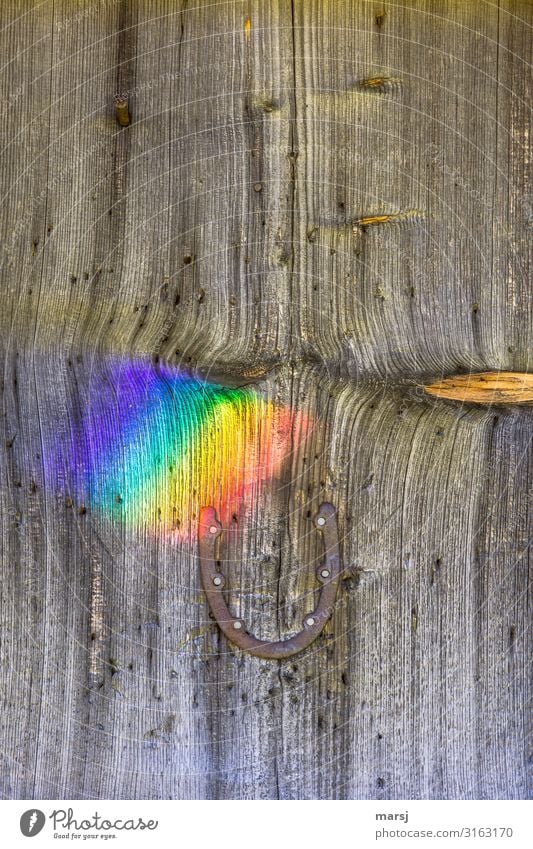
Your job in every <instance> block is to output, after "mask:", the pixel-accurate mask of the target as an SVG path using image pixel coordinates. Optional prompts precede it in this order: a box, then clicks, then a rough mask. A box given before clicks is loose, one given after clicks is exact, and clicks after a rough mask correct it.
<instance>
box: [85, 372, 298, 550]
mask: <svg viewBox="0 0 533 849" xmlns="http://www.w3.org/2000/svg"><path fill="white" fill-rule="evenodd" d="M89 397H90V403H89V407H88V409H87V412H86V415H85V416H84V418H83V421H82V426H81V433H80V437H81V438H80V442H81V444H80V446H79V448H78V449H77V451H76V454H77V457H78V463H80V465H81V468H82V470H83V478H84V484H85V491H86V496H87V497H88V499H89V504H90V506H91V508H93V509H96V510H98V511H101V512H102V513H104V514H105V515H107V516H109V517H112V518H114V519H115V520H117V521H122V522H125V523H126V525H127V526H129V527H137V526H142V527H144V528H147V527H148V528H151V529H153V530H154V531H157V532H161V531H164V532H166V533H170V534H176V535H178V536H179V537H185V536H187V537H190V536H191V535H192V534H195V533H196V522H197V517H198V511H199V508H200V507H201V506H204V505H208V504H209V505H212V506H214V507H215V509H216V510H217V512H218V514H219V517H220V519H221V521H222V522H223V523H227V522H228V521H229V520H230V519H231V516H232V514H233V513H235V512H238V511H239V509H240V507H241V506H242V504H243V501H244V500H248V499H253V498H254V497H257V493H258V487H259V486H260V485H261V484H262V483H263V482H264V481H267V480H269V479H270V478H273V477H275V476H276V475H277V474H278V473H279V472H280V470H281V466H282V463H283V461H284V460H285V459H287V458H288V457H289V455H290V453H291V450H292V449H293V445H292V442H293V434H294V433H296V432H298V433H301V432H302V431H303V429H304V428H302V423H303V422H304V421H306V420H307V418H306V417H304V415H303V414H301V413H298V414H295V413H294V412H293V411H291V410H290V409H288V408H286V407H282V406H279V405H275V404H273V403H272V402H270V401H267V400H265V399H263V398H262V397H261V396H260V395H259V394H258V393H257V391H256V390H254V389H252V388H249V387H245V388H239V389H231V388H224V387H222V386H219V385H217V384H213V383H208V382H206V381H205V380H202V379H201V378H198V377H196V376H194V375H193V374H191V373H190V372H187V371H185V370H182V369H173V368H171V367H169V366H163V365H158V366H157V367H155V366H152V365H151V364H148V363H146V362H137V363H134V364H131V363H127V362H120V363H114V364H113V366H112V367H111V371H110V373H109V377H108V378H107V379H106V380H102V379H101V377H98V378H95V380H94V381H93V384H92V386H91V389H90V396H89ZM297 420H298V421H297ZM80 458H81V460H80Z"/></svg>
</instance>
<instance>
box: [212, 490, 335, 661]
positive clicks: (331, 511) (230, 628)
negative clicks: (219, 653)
mask: <svg viewBox="0 0 533 849" xmlns="http://www.w3.org/2000/svg"><path fill="white" fill-rule="evenodd" d="M313 522H314V525H315V527H316V529H317V530H319V531H321V533H322V535H323V539H324V547H325V558H324V561H323V563H322V564H321V565H320V566H319V567H318V569H317V570H316V576H317V578H318V581H319V582H320V584H322V589H321V591H320V599H319V602H318V605H317V606H316V609H315V610H313V611H311V612H310V613H308V614H307V615H306V616H305V618H304V621H303V629H302V630H301V631H300V632H299V633H298V634H295V635H294V636H293V637H289V638H288V639H286V640H278V641H277V642H272V643H270V642H266V641H264V640H259V639H257V637H254V636H253V635H252V634H248V633H247V631H246V627H245V624H244V622H243V620H242V619H238V618H236V617H235V616H232V615H231V613H230V611H229V609H228V606H227V604H226V601H225V599H224V596H223V593H222V591H223V589H224V585H225V583H226V579H225V577H224V575H223V574H222V572H220V571H219V570H218V568H217V565H216V557H215V545H216V541H217V539H218V538H219V537H220V535H221V534H222V525H221V524H220V522H219V521H218V519H217V514H216V511H215V509H214V508H213V507H202V509H201V511H200V525H199V530H198V542H199V556H200V574H201V578H202V586H203V588H204V591H205V594H206V596H207V601H208V604H209V607H210V608H211V612H212V614H213V616H214V617H215V619H216V622H217V624H218V626H219V628H220V629H221V631H223V633H224V634H225V635H226V637H227V638H228V640H231V642H232V643H235V645H237V646H238V647H239V648H240V649H243V650H244V651H247V652H249V653H250V654H253V655H255V656H256V657H262V658H266V659H268V660H281V659H283V658H285V657H291V656H292V655H294V654H297V653H298V652H300V651H302V650H303V649H305V648H307V646H309V645H310V644H311V643H312V642H313V640H316V638H317V637H318V635H319V634H320V632H321V631H322V629H323V628H324V625H325V624H326V622H327V621H328V619H329V618H330V616H331V614H332V611H333V605H334V603H335V598H336V595H337V589H338V586H339V581H340V578H341V566H340V556H339V538H338V532H337V517H336V514H335V508H334V506H333V504H330V503H329V502H324V503H323V504H321V505H320V507H319V510H318V513H317V514H316V516H315V517H314V519H313Z"/></svg>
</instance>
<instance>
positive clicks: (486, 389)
mask: <svg viewBox="0 0 533 849" xmlns="http://www.w3.org/2000/svg"><path fill="white" fill-rule="evenodd" d="M424 389H425V390H426V392H427V393H428V394H429V395H434V396H436V397H437V398H449V399H450V400H452V401H466V402H467V403H471V404H531V403H533V374H527V373H521V372H513V371H485V372H480V373H478V374H459V375H455V376H454V377H447V378H445V379H444V380H440V381H438V382H437V383H431V384H430V385H429V386H425V387H424Z"/></svg>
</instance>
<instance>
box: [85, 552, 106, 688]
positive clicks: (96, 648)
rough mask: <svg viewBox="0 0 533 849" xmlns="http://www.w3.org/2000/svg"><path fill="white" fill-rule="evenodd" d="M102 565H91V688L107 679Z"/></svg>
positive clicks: (94, 562) (101, 684)
mask: <svg viewBox="0 0 533 849" xmlns="http://www.w3.org/2000/svg"><path fill="white" fill-rule="evenodd" d="M104 607H105V601H104V590H103V579H102V566H101V564H100V563H99V562H98V561H97V560H96V559H93V560H92V565H91V600H90V607H89V640H90V642H89V646H90V648H89V689H91V690H95V689H99V688H100V687H103V685H104V681H105V663H104V656H103V655H104V646H105V627H104Z"/></svg>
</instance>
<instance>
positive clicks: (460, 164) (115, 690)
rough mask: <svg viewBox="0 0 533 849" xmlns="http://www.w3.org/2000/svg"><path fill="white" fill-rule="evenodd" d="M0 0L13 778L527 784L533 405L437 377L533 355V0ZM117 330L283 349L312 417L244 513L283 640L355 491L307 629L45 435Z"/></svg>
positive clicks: (63, 435) (7, 723) (475, 789)
mask: <svg viewBox="0 0 533 849" xmlns="http://www.w3.org/2000/svg"><path fill="white" fill-rule="evenodd" d="M1 15H2V26H1V30H2V32H1V36H2V41H3V48H2V71H1V79H2V87H3V88H2V91H3V93H2V100H1V102H0V108H1V115H2V120H1V131H2V136H3V139H2V148H3V164H4V167H3V170H2V205H1V207H0V216H1V218H2V244H1V253H2V257H1V259H2V284H1V285H2V289H1V307H2V308H1V312H0V331H1V336H2V343H1V344H2V352H3V355H4V363H5V364H4V377H3V385H2V428H3V433H2V443H1V444H2V465H1V478H0V484H1V487H0V492H1V499H2V548H1V552H2V630H1V656H0V657H1V662H0V683H1V691H0V697H1V715H0V725H1V738H0V740H1V743H0V795H1V796H2V798H278V797H279V798H284V799H289V798H383V799H394V798H400V799H401V798H404V799H405V798H458V799H469V798H494V799H496V798H524V797H526V796H527V795H528V793H530V790H531V785H530V784H528V777H527V775H528V772H527V770H528V764H529V765H530V759H531V755H530V752H528V750H527V742H526V740H527V732H528V730H529V729H528V714H527V705H528V696H529V694H530V693H529V690H528V685H529V684H530V680H529V678H528V675H527V670H528V664H529V660H530V653H529V649H528V637H529V636H530V630H531V628H530V626H531V619H530V615H531V611H530V596H531V583H530V580H531V579H530V576H529V573H528V551H529V549H528V546H529V525H530V521H531V519H530V516H531V509H530V508H531V493H530V490H529V489H528V471H529V470H530V465H531V442H530V440H531V419H532V416H531V411H530V410H526V409H520V408H503V409H498V410H496V409H495V408H493V409H487V408H472V407H467V406H464V405H460V404H454V403H447V402H442V401H435V400H430V399H428V398H426V397H424V396H423V394H421V393H420V391H419V389H418V388H417V384H419V383H420V382H421V381H422V380H424V379H425V378H438V377H439V376H441V375H443V374H453V373H457V372H460V371H469V370H482V369H484V368H486V369H493V368H497V369H498V368H503V369H508V370H522V371H527V370H528V368H529V369H530V368H531V363H530V359H529V358H530V354H531V318H532V316H531V290H530V279H531V268H530V260H531V226H532V222H533V198H532V196H531V183H530V180H531V174H530V166H531V148H530V124H531V46H532V43H533V42H532V37H531V36H532V24H533V4H531V3H530V2H528V0H500V2H485V1H484V0H478V2H466V0H464V2H461V0H427V2H424V0H399V2H394V3H393V2H386V1H385V0H383V2H381V0H380V2H377V0H292V2H290V0H255V2H252V0H242V2H241V0H230V1H229V2H224V1H223V0H216V2H208V0H189V2H187V0H150V2H148V0H146V1H145V0H137V2H135V0H85V2H73V0H45V2H40V3H33V2H30V0H28V2H24V1H23V0H5V2H3V4H2V11H1ZM379 78H383V79H381V80H380V79H379ZM365 81H366V82H365ZM368 81H370V82H368ZM117 91H123V92H127V93H128V94H129V98H130V104H131V112H132V117H133V123H132V125H131V127H129V128H127V129H124V130H121V129H120V128H119V127H118V126H117V124H116V122H115V118H114V109H113V96H114V94H115V93H116V92H117ZM383 214H388V215H392V216H393V218H392V220H391V221H388V222H382V223H374V224H371V223H370V224H366V225H365V224H364V223H363V224H361V223H360V222H361V219H365V218H368V217H370V216H375V215H383ZM358 222H359V223H358ZM118 355H120V356H122V357H124V358H126V359H127V360H128V359H131V360H132V361H134V360H139V359H142V358H143V357H144V358H152V359H153V360H154V365H153V368H154V369H157V358H159V359H160V361H166V362H168V363H175V364H183V363H186V364H187V363H189V364H191V365H194V366H200V367H202V368H203V369H204V370H205V369H212V370H214V371H215V372H217V373H224V372H225V373H226V375H227V377H228V379H229V380H232V379H234V378H238V377H239V375H242V374H243V373H244V372H246V371H250V370H252V371H256V372H257V373H259V372H260V371H261V370H262V369H268V368H270V366H272V364H274V363H277V364H278V366H277V368H276V369H274V370H273V371H271V372H270V373H269V374H268V375H267V376H265V378H264V380H262V381H260V383H259V384H258V391H260V392H262V393H263V394H264V395H265V397H269V398H276V399H278V400H282V401H284V402H285V403H287V404H292V405H295V406H299V405H300V404H303V403H304V401H305V405H306V409H308V410H309V411H310V412H311V413H312V414H313V415H314V417H315V419H316V421H318V422H319V425H317V426H316V427H314V426H313V427H310V429H309V434H308V440H307V443H306V445H305V450H303V449H302V450H298V451H296V452H295V453H294V455H293V456H292V468H290V469H287V470H286V472H285V475H284V479H283V480H282V481H278V482H273V483H272V486H271V488H269V487H265V488H263V490H262V492H261V493H260V495H259V496H258V501H257V503H254V504H248V505H243V516H242V521H240V522H239V527H238V531H237V532H235V533H232V534H231V539H230V540H229V543H228V556H229V558H230V565H229V566H228V568H229V569H230V573H231V579H232V580H231V584H232V586H233V587H239V586H240V587H241V589H242V593H241V594H239V593H238V592H237V591H236V592H235V593H234V594H233V595H232V596H231V602H232V604H233V605H237V604H239V603H240V605H241V606H240V612H241V614H242V615H243V616H244V617H245V618H246V620H247V621H248V622H249V623H250V626H251V629H252V630H253V631H254V632H256V633H260V634H262V635H263V636H265V637H267V638H271V639H272V638H275V637H277V636H279V635H283V634H286V633H289V632H290V631H291V629H298V628H299V627H300V622H301V617H302V615H303V613H304V612H305V611H304V604H305V599H304V596H305V595H306V594H308V593H309V591H310V589H311V586H312V576H311V577H310V574H309V570H308V565H310V564H311V563H312V561H313V559H314V558H316V557H317V556H318V555H319V554H320V551H319V548H318V546H317V542H316V540H315V538H314V535H313V533H312V532H311V531H310V529H309V521H308V518H307V513H308V511H309V510H314V509H315V508H316V506H317V505H318V503H319V502H320V500H322V499H323V498H327V499H331V500H333V501H334V502H335V504H336V505H337V507H338V511H339V522H340V530H341V536H342V542H343V551H344V559H345V562H346V565H347V567H349V576H350V577H349V578H348V579H347V581H346V583H345V587H344V589H343V590H342V592H341V594H340V597H339V601H338V604H337V608H336V611H335V615H334V618H333V621H332V622H331V623H330V624H329V625H328V626H327V629H326V633H325V636H324V637H323V638H321V639H320V640H319V641H318V642H317V643H316V644H315V645H314V646H313V647H311V648H310V649H309V650H308V651H307V652H306V653H305V654H303V655H301V656H299V657H296V658H294V660H293V661H292V662H291V661H285V662H281V663H276V662H268V661H261V660H257V659H254V658H250V657H248V656H245V655H242V654H239V653H238V652H237V651H234V650H233V649H232V648H231V647H230V646H229V645H228V644H227V643H226V642H225V641H224V639H223V638H222V637H221V636H220V634H219V633H218V631H217V630H216V628H215V627H214V625H213V624H212V623H210V622H209V619H208V616H207V612H206V607H205V601H204V599H203V598H202V595H201V593H200V585H199V576H198V569H197V563H196V559H195V557H196V548H195V545H194V544H193V545H186V544H183V545H176V544H175V543H171V542H169V541H168V540H167V539H165V538H164V537H163V536H159V537H158V536H157V535H156V536H155V537H154V535H153V534H150V533H149V531H148V529H147V528H143V527H142V526H139V527H137V528H135V529H134V530H133V531H132V530H128V529H125V528H124V527H123V525H122V524H121V522H120V520H117V521H114V522H113V521H110V520H109V518H106V517H102V516H101V515H98V514H96V513H93V512H92V511H91V509H86V505H84V504H83V503H82V502H81V501H80V500H79V496H78V495H77V490H76V480H75V477H76V470H75V466H76V461H75V458H72V467H71V469H70V472H69V471H68V469H66V470H65V469H63V468H60V469H52V468H50V467H49V466H48V465H47V464H46V462H45V461H44V458H45V457H47V456H49V453H50V451H51V450H53V448H54V445H55V444H56V443H62V444H65V445H71V444H72V445H74V444H75V442H74V434H75V432H76V428H77V427H78V424H79V420H80V416H82V415H83V410H84V407H85V405H86V404H87V403H88V399H90V395H91V391H92V390H91V387H93V388H94V386H95V385H97V381H96V383H95V375H96V376H98V375H105V374H106V373H108V371H106V370H107V369H108V365H107V364H108V363H109V361H110V359H112V358H113V357H116V356H118ZM113 427H114V424H113V421H111V422H110V423H109V428H110V429H111V430H112V429H113ZM72 450H74V449H72ZM69 474H70V477H69ZM68 491H71V492H72V495H73V497H72V498H70V497H67V496H66V494H65V493H66V492H68ZM241 562H242V563H243V564H244V565H243V567H242V569H241V568H240V566H239V564H240V563H241ZM99 604H100V608H99V606H98V605H99ZM91 616H92V617H93V620H94V618H95V617H96V620H97V624H98V633H97V636H96V639H95V640H93V641H91V639H90V634H91V629H92V628H93V626H94V621H91ZM529 645H530V644H529ZM99 676H100V677H99ZM102 676H103V683H102V680H101V679H102ZM100 684H101V685H102V686H100Z"/></svg>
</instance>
